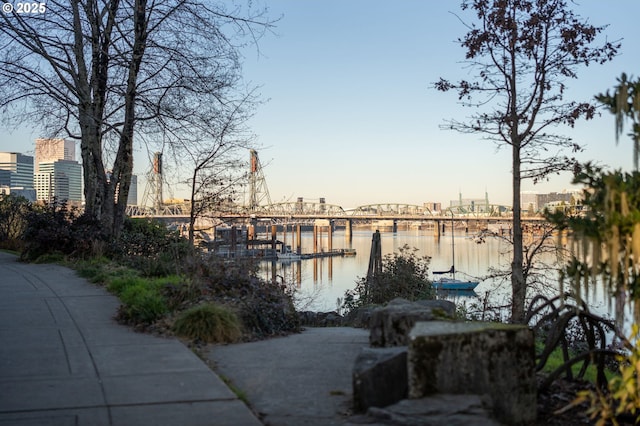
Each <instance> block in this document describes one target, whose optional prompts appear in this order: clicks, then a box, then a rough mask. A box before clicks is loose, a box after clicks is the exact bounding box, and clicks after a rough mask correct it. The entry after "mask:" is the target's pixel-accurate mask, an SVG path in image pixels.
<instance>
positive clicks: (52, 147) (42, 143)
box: [35, 139, 76, 173]
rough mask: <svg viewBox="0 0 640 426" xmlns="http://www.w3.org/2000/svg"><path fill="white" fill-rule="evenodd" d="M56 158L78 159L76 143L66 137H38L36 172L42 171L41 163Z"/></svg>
mask: <svg viewBox="0 0 640 426" xmlns="http://www.w3.org/2000/svg"><path fill="white" fill-rule="evenodd" d="M56 160H67V161H76V144H75V142H73V141H68V140H65V139H36V161H35V172H36V173H38V172H39V171H40V163H50V162H53V161H56Z"/></svg>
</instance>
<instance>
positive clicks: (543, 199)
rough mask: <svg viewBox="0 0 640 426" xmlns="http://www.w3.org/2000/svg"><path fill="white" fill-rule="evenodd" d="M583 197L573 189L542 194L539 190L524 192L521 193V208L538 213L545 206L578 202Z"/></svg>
mask: <svg viewBox="0 0 640 426" xmlns="http://www.w3.org/2000/svg"><path fill="white" fill-rule="evenodd" d="M581 199H582V196H581V194H579V193H578V192H572V191H563V192H549V193H546V194H541V193H537V192H523V193H522V194H521V195H520V208H521V209H522V210H523V211H528V212H534V213H538V212H541V211H543V210H544V209H545V207H554V208H555V207H557V206H560V205H563V204H566V205H567V206H569V205H572V204H576V203H578V202H579V200H581Z"/></svg>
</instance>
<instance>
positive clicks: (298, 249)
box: [296, 224, 302, 254]
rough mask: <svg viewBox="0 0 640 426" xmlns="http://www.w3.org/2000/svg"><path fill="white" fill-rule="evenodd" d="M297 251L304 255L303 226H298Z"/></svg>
mask: <svg viewBox="0 0 640 426" xmlns="http://www.w3.org/2000/svg"><path fill="white" fill-rule="evenodd" d="M296 251H297V253H298V254H300V253H302V225H300V224H297V225H296Z"/></svg>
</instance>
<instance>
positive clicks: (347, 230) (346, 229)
mask: <svg viewBox="0 0 640 426" xmlns="http://www.w3.org/2000/svg"><path fill="white" fill-rule="evenodd" d="M345 222H346V223H345V227H344V236H345V238H346V239H347V240H348V241H351V235H352V234H351V227H352V226H353V223H352V222H351V219H347V220H346V221H345Z"/></svg>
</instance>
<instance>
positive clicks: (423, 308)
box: [369, 298, 455, 347]
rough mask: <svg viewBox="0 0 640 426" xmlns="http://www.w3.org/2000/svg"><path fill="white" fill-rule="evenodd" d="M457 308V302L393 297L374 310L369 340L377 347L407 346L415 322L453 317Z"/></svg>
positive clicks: (370, 323)
mask: <svg viewBox="0 0 640 426" xmlns="http://www.w3.org/2000/svg"><path fill="white" fill-rule="evenodd" d="M454 312H455V304H453V303H452V302H449V301H446V300H422V301H420V302H410V301H408V300H406V299H401V298H397V299H393V300H392V301H391V302H389V303H388V304H387V305H386V306H384V307H381V308H377V309H375V310H374V311H373V312H372V314H371V320H370V322H369V328H370V336H369V343H370V344H371V346H374V347H389V346H407V345H408V344H409V338H408V336H409V332H410V331H411V329H412V328H413V326H414V324H415V323H416V322H418V321H432V320H442V319H447V318H452V317H453V313H454Z"/></svg>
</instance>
